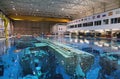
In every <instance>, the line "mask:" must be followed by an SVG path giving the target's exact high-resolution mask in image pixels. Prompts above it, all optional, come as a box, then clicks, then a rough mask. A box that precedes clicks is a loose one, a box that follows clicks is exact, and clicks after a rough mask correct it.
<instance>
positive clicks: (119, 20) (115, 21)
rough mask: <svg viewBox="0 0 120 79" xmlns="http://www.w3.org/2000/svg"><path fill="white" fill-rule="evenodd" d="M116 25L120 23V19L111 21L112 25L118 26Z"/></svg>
mask: <svg viewBox="0 0 120 79" xmlns="http://www.w3.org/2000/svg"><path fill="white" fill-rule="evenodd" d="M116 23H120V17H118V18H112V19H111V24H116Z"/></svg>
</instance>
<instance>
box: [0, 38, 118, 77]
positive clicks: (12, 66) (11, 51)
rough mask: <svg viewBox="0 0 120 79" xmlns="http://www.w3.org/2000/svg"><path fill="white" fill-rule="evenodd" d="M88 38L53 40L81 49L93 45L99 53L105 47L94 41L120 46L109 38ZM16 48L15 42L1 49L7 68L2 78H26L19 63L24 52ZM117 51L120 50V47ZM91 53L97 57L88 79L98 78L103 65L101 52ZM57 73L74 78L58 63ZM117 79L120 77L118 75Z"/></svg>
mask: <svg viewBox="0 0 120 79" xmlns="http://www.w3.org/2000/svg"><path fill="white" fill-rule="evenodd" d="M49 39H50V38H49ZM52 39H53V38H52ZM80 40H82V41H84V42H83V43H82V42H80ZM87 40H88V41H85V39H74V38H73V39H71V38H70V39H69V38H61V39H57V38H56V39H54V40H53V41H58V42H60V43H63V44H66V45H68V46H71V47H73V48H76V49H80V50H82V49H83V48H87V47H92V50H93V49H96V50H98V51H99V53H104V51H103V48H104V47H103V48H102V47H99V46H96V45H94V42H100V41H104V43H109V44H112V45H118V47H119V44H120V43H119V41H112V40H108V41H107V40H97V39H94V40H93V39H92V40H91V39H87ZM9 42H10V41H9ZM94 46H95V47H94ZM4 50H5V51H4ZM15 50H16V47H15V46H14V44H10V46H6V45H4V49H3V48H2V50H1V51H3V52H2V55H1V58H2V63H3V64H4V69H5V70H4V75H3V76H0V79H24V76H23V73H22V71H23V70H22V67H21V65H20V63H19V62H20V56H21V53H23V50H20V51H18V52H15ZM117 51H119V49H118V50H117ZM88 52H89V51H88ZM105 52H106V51H105ZM89 53H91V54H93V55H94V56H95V58H94V64H93V65H92V66H91V68H90V70H89V71H88V72H87V73H86V79H98V77H99V74H100V70H101V66H100V64H99V60H100V54H98V53H97V54H96V53H93V52H91V51H90V52H89ZM45 61H47V60H45ZM114 73H118V74H119V71H116V72H114ZM114 73H112V74H114ZM55 74H61V75H62V77H63V79H74V78H73V77H71V76H70V75H68V74H66V72H65V69H64V67H63V66H61V65H59V64H57V65H56V68H55ZM30 75H31V74H30ZM46 75H49V76H51V74H50V73H49V72H46ZM73 75H74V74H73ZM31 76H32V78H34V79H37V78H36V77H35V75H34V74H32V75H31ZM105 76H106V79H115V78H114V77H113V76H112V75H110V76H109V75H105ZM116 76H118V75H116ZM28 79H29V78H28ZM45 79H47V78H45ZM116 79H118V77H117V78H116Z"/></svg>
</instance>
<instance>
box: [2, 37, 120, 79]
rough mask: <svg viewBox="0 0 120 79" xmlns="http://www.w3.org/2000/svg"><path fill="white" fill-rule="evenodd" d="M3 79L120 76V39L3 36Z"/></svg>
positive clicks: (107, 78)
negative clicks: (9, 37) (4, 37)
mask: <svg viewBox="0 0 120 79" xmlns="http://www.w3.org/2000/svg"><path fill="white" fill-rule="evenodd" d="M0 51H1V52H0V79H120V76H119V74H120V40H115V39H113V40H111V39H100V38H94V39H93V38H69V37H67V38H63V37H52V38H51V37H46V38H41V37H36V38H34V37H22V38H19V39H17V38H11V39H9V40H7V41H4V40H0Z"/></svg>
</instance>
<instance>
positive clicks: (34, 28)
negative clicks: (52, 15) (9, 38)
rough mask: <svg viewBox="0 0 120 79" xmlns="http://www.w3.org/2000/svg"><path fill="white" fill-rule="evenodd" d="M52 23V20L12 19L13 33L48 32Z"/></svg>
mask: <svg viewBox="0 0 120 79" xmlns="http://www.w3.org/2000/svg"><path fill="white" fill-rule="evenodd" d="M54 24H55V23H54V22H30V21H13V25H14V33H15V34H16V33H20V34H34V33H38V34H41V33H44V34H46V33H50V32H51V27H52V26H53V25H54Z"/></svg>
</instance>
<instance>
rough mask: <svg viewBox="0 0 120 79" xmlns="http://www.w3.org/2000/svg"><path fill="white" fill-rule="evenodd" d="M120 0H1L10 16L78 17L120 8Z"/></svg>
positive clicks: (2, 6)
mask: <svg viewBox="0 0 120 79" xmlns="http://www.w3.org/2000/svg"><path fill="white" fill-rule="evenodd" d="M119 7H120V0H0V9H1V10H2V11H3V12H4V13H5V14H6V15H8V16H10V15H16V16H40V17H53V18H69V19H77V18H82V17H85V16H90V15H93V14H97V13H101V12H105V11H108V10H111V9H115V8H119Z"/></svg>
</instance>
